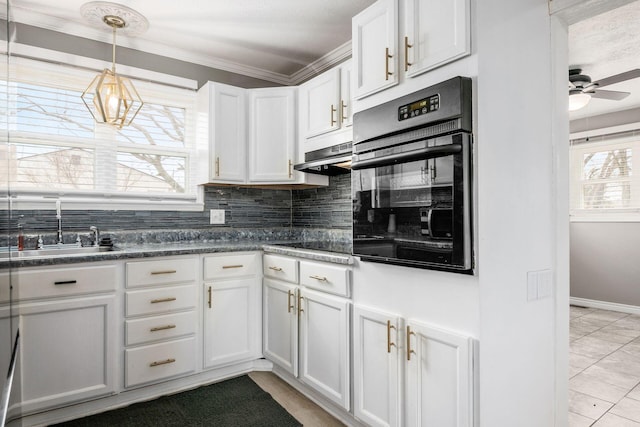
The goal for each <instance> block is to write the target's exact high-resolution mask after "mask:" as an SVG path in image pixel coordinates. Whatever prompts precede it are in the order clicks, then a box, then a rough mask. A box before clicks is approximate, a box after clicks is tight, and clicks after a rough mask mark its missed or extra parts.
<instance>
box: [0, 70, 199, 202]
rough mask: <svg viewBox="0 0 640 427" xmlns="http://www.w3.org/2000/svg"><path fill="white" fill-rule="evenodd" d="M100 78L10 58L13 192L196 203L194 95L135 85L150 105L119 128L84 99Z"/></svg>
mask: <svg viewBox="0 0 640 427" xmlns="http://www.w3.org/2000/svg"><path fill="white" fill-rule="evenodd" d="M95 74H96V73H95V72H92V71H87V70H84V69H78V68H73V67H69V66H64V65H54V64H49V63H44V62H40V61H34V60H27V59H22V58H12V63H11V64H10V67H9V79H8V80H9V81H8V83H7V82H6V80H5V82H3V83H2V84H1V85H0V86H1V88H0V90H1V91H2V93H1V96H2V97H3V98H4V99H6V100H8V106H9V107H8V110H7V111H8V113H9V116H8V120H3V121H2V122H0V127H2V128H3V129H2V130H8V132H9V144H8V145H7V148H6V150H5V151H6V153H5V155H6V156H7V164H8V165H9V174H8V176H9V178H8V180H9V183H8V184H9V186H10V188H11V190H12V193H14V194H15V193H17V194H21V193H23V194H34V195H42V196H45V197H47V196H49V197H50V196H57V197H59V196H60V195H65V196H76V197H78V196H81V197H90V198H91V197H93V198H98V199H101V200H113V199H117V198H119V197H120V198H122V197H124V198H128V199H132V198H139V199H143V200H149V199H152V200H170V201H175V200H182V201H196V196H197V194H196V184H197V181H196V176H197V174H198V172H197V171H196V170H195V167H196V166H197V164H198V162H196V161H195V155H196V154H195V153H196V147H195V115H196V112H195V108H196V105H195V102H196V94H195V92H194V91H192V90H188V89H180V88H175V87H171V86H165V85H160V84H156V83H149V82H143V81H136V80H134V81H133V82H134V85H135V86H136V89H137V90H138V92H139V93H140V95H141V97H142V99H143V100H144V103H145V104H144V106H143V108H142V110H141V111H140V112H139V113H138V115H137V116H136V118H135V119H134V121H133V123H132V125H131V126H129V127H125V128H123V129H122V130H118V129H117V128H115V127H112V126H109V125H104V124H96V123H95V121H94V120H93V117H92V116H91V114H90V113H89V111H88V110H87V109H86V107H85V105H84V103H83V102H82V99H81V98H80V95H81V94H82V91H83V90H84V89H85V87H86V86H87V85H88V84H89V82H90V81H91V79H92V78H93V77H94V76H95Z"/></svg>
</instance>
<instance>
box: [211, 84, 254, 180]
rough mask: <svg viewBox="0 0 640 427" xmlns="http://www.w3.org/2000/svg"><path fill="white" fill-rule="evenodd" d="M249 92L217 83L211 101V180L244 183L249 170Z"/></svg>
mask: <svg viewBox="0 0 640 427" xmlns="http://www.w3.org/2000/svg"><path fill="white" fill-rule="evenodd" d="M245 93H246V90H245V89H242V88H238V87H234V86H228V85H222V84H218V83H216V84H214V85H213V90H212V92H211V97H212V99H211V100H210V102H211V105H212V108H211V112H210V114H211V117H210V123H209V126H210V129H211V130H210V132H211V141H210V144H211V145H210V149H211V167H210V171H211V177H210V179H211V181H212V182H239V183H243V182H245V178H246V171H247V166H246V164H247V154H246V153H247V151H246V147H247V137H246V127H247V123H246V107H245V105H246V102H245Z"/></svg>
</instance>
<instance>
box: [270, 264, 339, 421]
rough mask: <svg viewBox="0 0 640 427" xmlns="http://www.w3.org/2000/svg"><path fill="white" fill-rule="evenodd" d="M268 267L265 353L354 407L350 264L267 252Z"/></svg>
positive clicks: (311, 384)
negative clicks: (352, 399) (352, 390)
mask: <svg viewBox="0 0 640 427" xmlns="http://www.w3.org/2000/svg"><path fill="white" fill-rule="evenodd" d="M263 271H264V275H265V278H264V280H263V283H264V320H263V322H264V323H263V331H264V338H263V340H264V356H265V357H266V358H267V359H269V360H271V361H272V362H273V363H274V364H276V365H278V366H279V367H280V368H282V369H284V370H285V371H286V372H289V373H290V374H292V375H294V376H295V377H298V379H299V380H300V382H302V383H303V384H305V385H306V386H308V387H310V388H311V389H313V390H315V391H317V392H318V393H320V394H321V395H323V396H324V397H326V398H327V399H329V400H331V401H332V402H334V403H335V404H336V405H339V406H340V407H342V408H344V409H346V410H347V411H349V410H350V407H351V403H350V402H351V382H350V378H351V369H350V367H351V363H350V358H351V346H350V339H351V337H350V329H351V327H350V321H351V300H350V299H349V298H347V297H345V296H348V295H350V271H351V270H350V268H349V267H347V266H339V265H336V264H330V263H323V262H315V261H313V262H312V261H306V260H298V259H296V258H292V257H286V256H279V255H270V254H266V255H265V256H264V270H263ZM298 273H299V276H300V277H299V278H298ZM284 278H286V280H289V282H286V281H284V280H283V279H284ZM316 282H317V283H316ZM307 283H308V285H307ZM310 286H314V287H317V288H318V289H323V290H326V292H323V291H318V290H315V288H314V289H310ZM327 292H331V293H337V294H344V295H345V296H341V295H331V294H329V293H327Z"/></svg>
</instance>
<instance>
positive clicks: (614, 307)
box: [569, 297, 640, 314]
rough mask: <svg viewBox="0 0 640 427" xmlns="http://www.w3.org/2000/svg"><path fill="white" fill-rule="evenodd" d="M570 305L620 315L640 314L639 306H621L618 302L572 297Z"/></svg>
mask: <svg viewBox="0 0 640 427" xmlns="http://www.w3.org/2000/svg"><path fill="white" fill-rule="evenodd" d="M569 304H571V305H578V306H581V307H589V308H599V309H601V310H610V311H619V312H620V313H628V314H640V307H638V306H637V305H628V304H619V303H617V302H609V301H598V300H593V299H586V298H578V297H570V298H569Z"/></svg>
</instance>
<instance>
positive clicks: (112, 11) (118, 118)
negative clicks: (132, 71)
mask: <svg viewBox="0 0 640 427" xmlns="http://www.w3.org/2000/svg"><path fill="white" fill-rule="evenodd" d="M81 13H82V16H83V17H85V18H86V19H87V20H88V21H89V22H92V23H95V22H96V19H97V17H98V16H100V15H101V14H102V17H101V22H102V23H104V24H106V25H108V26H109V27H111V29H112V31H113V45H112V61H111V69H110V70H109V69H107V68H105V69H104V70H103V71H102V73H101V74H99V75H97V76H96V77H95V78H94V79H93V80H92V81H91V83H90V84H89V86H88V87H87V89H85V91H84V92H83V93H82V101H83V102H84V104H85V106H86V107H87V109H88V110H89V112H90V113H91V115H92V116H93V118H94V119H95V121H96V122H98V123H106V124H110V125H113V126H115V127H117V128H118V129H122V127H123V126H128V125H130V124H131V122H132V121H133V119H134V118H135V117H136V115H137V114H138V112H139V111H140V109H141V108H142V106H143V105H144V102H143V101H142V98H141V97H140V95H139V94H138V91H137V90H136V88H135V87H134V85H133V83H132V82H131V80H129V79H128V78H126V77H123V76H120V75H118V74H117V73H116V31H117V30H119V29H127V28H129V31H128V32H127V31H125V32H127V33H128V34H140V33H141V32H144V31H146V29H147V28H148V25H149V24H148V21H147V20H146V19H145V18H144V17H143V16H142V15H140V14H139V13H138V12H136V11H135V10H133V9H131V8H128V7H126V6H123V5H119V4H115V3H107V2H90V3H86V4H85V5H83V6H82V8H81ZM123 16H126V17H128V18H131V20H130V21H127V20H125V18H123ZM131 23H134V24H135V25H132V24H131Z"/></svg>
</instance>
